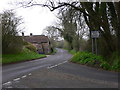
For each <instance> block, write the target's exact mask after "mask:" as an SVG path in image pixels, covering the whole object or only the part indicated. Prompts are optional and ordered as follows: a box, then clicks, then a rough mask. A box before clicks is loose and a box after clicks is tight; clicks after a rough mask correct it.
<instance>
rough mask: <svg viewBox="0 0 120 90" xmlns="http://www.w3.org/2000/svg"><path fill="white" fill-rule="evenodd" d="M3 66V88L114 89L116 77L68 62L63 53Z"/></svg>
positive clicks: (67, 55) (110, 73)
mask: <svg viewBox="0 0 120 90" xmlns="http://www.w3.org/2000/svg"><path fill="white" fill-rule="evenodd" d="M57 51H58V52H57V53H56V54H55V55H50V56H47V57H46V58H42V59H37V60H33V61H27V62H22V63H17V64H11V65H6V66H3V77H2V79H3V81H2V83H3V84H2V86H3V88H118V73H117V72H110V71H105V70H101V69H96V68H92V67H88V66H84V65H79V64H74V63H71V62H69V60H70V58H71V57H72V55H71V54H69V53H68V52H67V51H66V50H63V49H57Z"/></svg>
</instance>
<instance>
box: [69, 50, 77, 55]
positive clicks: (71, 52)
mask: <svg viewBox="0 0 120 90" xmlns="http://www.w3.org/2000/svg"><path fill="white" fill-rule="evenodd" d="M76 52H77V51H75V50H69V53H70V54H72V55H74V54H75V53H76Z"/></svg>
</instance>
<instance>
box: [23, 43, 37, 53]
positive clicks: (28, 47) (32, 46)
mask: <svg viewBox="0 0 120 90" xmlns="http://www.w3.org/2000/svg"><path fill="white" fill-rule="evenodd" d="M25 48H27V49H29V50H30V51H33V52H37V48H36V47H35V46H34V45H32V44H31V43H28V44H27V45H25Z"/></svg>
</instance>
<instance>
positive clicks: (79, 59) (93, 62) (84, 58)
mask: <svg viewBox="0 0 120 90" xmlns="http://www.w3.org/2000/svg"><path fill="white" fill-rule="evenodd" d="M71 61H72V62H76V63H81V64H86V65H90V66H97V67H100V68H103V69H106V70H110V68H111V67H110V65H109V63H107V62H106V61H105V60H104V58H103V57H101V56H97V55H95V54H92V53H88V52H77V53H76V54H74V56H73V57H72V60H71Z"/></svg>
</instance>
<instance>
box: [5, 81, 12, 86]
mask: <svg viewBox="0 0 120 90" xmlns="http://www.w3.org/2000/svg"><path fill="white" fill-rule="evenodd" d="M11 83H12V82H11V81H9V82H6V83H4V84H3V85H10V84H11Z"/></svg>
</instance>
